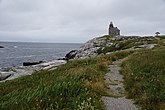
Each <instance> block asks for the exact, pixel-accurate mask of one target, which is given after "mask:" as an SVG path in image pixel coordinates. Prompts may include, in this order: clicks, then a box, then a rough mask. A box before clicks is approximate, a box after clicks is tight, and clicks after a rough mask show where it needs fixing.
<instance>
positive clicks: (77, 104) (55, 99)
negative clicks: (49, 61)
mask: <svg viewBox="0 0 165 110" xmlns="http://www.w3.org/2000/svg"><path fill="white" fill-rule="evenodd" d="M131 53H132V51H125V52H124V51H123V52H117V53H115V54H112V55H107V56H104V57H100V58H92V59H85V60H76V61H70V62H69V63H67V64H65V65H62V66H61V67H59V68H57V69H55V70H52V71H40V72H38V73H37V74H33V75H31V76H25V77H21V78H18V79H15V80H12V81H7V82H5V83H1V84H0V109H6V110H13V109H14V110H25V109H43V110H45V109H48V110H49V109H51V110H52V109H56V110H57V109H64V110H96V109H98V110H102V109H104V104H103V103H102V101H101V100H100V98H101V96H103V95H109V94H108V93H107V92H106V91H107V88H106V87H105V84H104V79H103V76H104V74H105V73H106V72H107V71H108V65H109V64H111V61H112V60H116V59H119V58H123V57H126V56H127V55H129V54H131Z"/></svg>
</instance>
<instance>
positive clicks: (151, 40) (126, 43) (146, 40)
mask: <svg viewBox="0 0 165 110" xmlns="http://www.w3.org/2000/svg"><path fill="white" fill-rule="evenodd" d="M103 37H105V38H107V42H112V43H114V44H113V45H111V46H106V44H105V45H103V46H102V47H100V48H99V49H98V50H97V53H98V54H102V53H104V54H106V53H108V52H114V51H119V50H125V49H129V48H131V47H135V46H139V45H145V44H158V43H159V44H163V42H164V41H163V40H162V39H161V40H158V39H156V38H155V37H123V39H119V40H112V37H111V36H108V35H107V36H103Z"/></svg>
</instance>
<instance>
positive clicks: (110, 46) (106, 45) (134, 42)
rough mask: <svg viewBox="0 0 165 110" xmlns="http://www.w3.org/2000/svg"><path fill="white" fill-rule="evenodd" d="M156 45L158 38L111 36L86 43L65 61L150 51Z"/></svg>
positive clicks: (71, 53) (67, 56) (68, 55)
mask: <svg viewBox="0 0 165 110" xmlns="http://www.w3.org/2000/svg"><path fill="white" fill-rule="evenodd" d="M157 44H158V38H156V37H152V36H146V37H140V36H121V35H117V36H111V35H105V36H102V37H96V38H94V39H92V40H89V41H88V42H86V43H85V44H84V45H83V46H81V47H80V48H79V49H78V50H73V51H71V52H69V53H68V54H67V55H66V57H65V58H66V59H67V60H69V59H83V58H90V57H97V56H99V55H100V54H107V53H112V52H114V51H118V50H125V49H143V48H147V49H152V48H154V47H155V46H156V45H157Z"/></svg>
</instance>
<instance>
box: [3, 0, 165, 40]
mask: <svg viewBox="0 0 165 110" xmlns="http://www.w3.org/2000/svg"><path fill="white" fill-rule="evenodd" d="M110 21H113V23H114V25H115V26H117V27H118V28H119V29H120V30H121V34H122V35H154V33H155V32H156V31H159V32H160V33H161V34H165V0H136V1H135V0H134V1H133V0H0V41H25V42H58V43H65V42H68V43H72V42H73V43H76V42H77V43H79V42H81V43H83V42H86V41H87V40H89V39H91V38H93V37H96V36H101V35H105V34H107V29H108V25H109V23H110Z"/></svg>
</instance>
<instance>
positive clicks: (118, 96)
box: [102, 60, 139, 110]
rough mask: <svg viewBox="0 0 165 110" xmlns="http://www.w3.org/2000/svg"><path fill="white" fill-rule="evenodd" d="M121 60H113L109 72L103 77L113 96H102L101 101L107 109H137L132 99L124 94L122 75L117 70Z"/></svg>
mask: <svg viewBox="0 0 165 110" xmlns="http://www.w3.org/2000/svg"><path fill="white" fill-rule="evenodd" d="M121 62H122V60H119V61H115V62H113V64H112V65H110V66H109V69H110V72H109V73H107V74H106V75H105V77H104V78H105V83H106V85H107V87H108V89H109V92H110V94H112V96H114V97H107V96H103V97H102V101H103V102H104V104H105V106H106V109H107V110H139V109H138V107H137V106H136V105H135V104H134V102H133V100H131V99H127V98H126V96H125V89H124V85H123V81H124V80H123V75H121V74H120V72H119V71H120V69H121V67H120V66H119V65H120V64H121Z"/></svg>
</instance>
